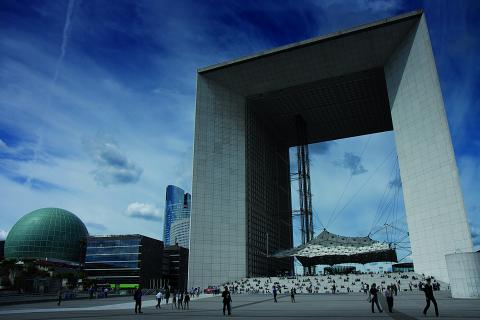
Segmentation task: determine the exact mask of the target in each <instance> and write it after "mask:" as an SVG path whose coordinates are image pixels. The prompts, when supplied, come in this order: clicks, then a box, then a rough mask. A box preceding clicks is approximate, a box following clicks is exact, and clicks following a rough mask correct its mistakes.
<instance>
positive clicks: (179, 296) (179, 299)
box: [177, 290, 183, 309]
mask: <svg viewBox="0 0 480 320" xmlns="http://www.w3.org/2000/svg"><path fill="white" fill-rule="evenodd" d="M177 307H178V309H183V291H180V290H179V291H178V294H177Z"/></svg>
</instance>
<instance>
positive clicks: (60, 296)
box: [57, 288, 63, 306]
mask: <svg viewBox="0 0 480 320" xmlns="http://www.w3.org/2000/svg"><path fill="white" fill-rule="evenodd" d="M62 298H63V290H62V288H60V290H58V294H57V306H59V305H60V304H61V303H62Z"/></svg>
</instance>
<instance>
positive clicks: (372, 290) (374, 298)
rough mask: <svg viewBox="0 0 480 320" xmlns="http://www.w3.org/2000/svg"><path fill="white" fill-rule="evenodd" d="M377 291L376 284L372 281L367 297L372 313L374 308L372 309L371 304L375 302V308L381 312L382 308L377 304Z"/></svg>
mask: <svg viewBox="0 0 480 320" xmlns="http://www.w3.org/2000/svg"><path fill="white" fill-rule="evenodd" d="M377 293H378V290H377V285H376V284H375V283H372V286H371V288H370V296H369V299H370V302H371V304H372V313H375V309H374V306H373V304H376V305H377V310H378V311H379V312H380V313H382V312H383V310H382V308H380V305H379V304H378V296H377Z"/></svg>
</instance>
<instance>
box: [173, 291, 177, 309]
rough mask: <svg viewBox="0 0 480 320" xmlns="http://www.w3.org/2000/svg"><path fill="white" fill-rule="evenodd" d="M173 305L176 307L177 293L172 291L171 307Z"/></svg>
mask: <svg viewBox="0 0 480 320" xmlns="http://www.w3.org/2000/svg"><path fill="white" fill-rule="evenodd" d="M173 307H175V309H177V293H176V292H175V291H173V292H172V309H173Z"/></svg>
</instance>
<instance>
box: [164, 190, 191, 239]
mask: <svg viewBox="0 0 480 320" xmlns="http://www.w3.org/2000/svg"><path fill="white" fill-rule="evenodd" d="M191 203H192V196H191V195H190V194H189V193H185V191H183V189H181V188H179V187H176V186H172V185H169V186H168V187H167V192H166V199H165V224H164V228H163V241H164V242H165V245H167V246H168V245H174V244H178V245H179V246H182V247H185V248H188V247H189V239H190V237H189V234H190V209H191Z"/></svg>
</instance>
